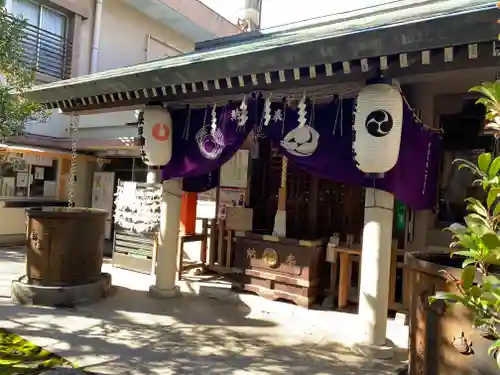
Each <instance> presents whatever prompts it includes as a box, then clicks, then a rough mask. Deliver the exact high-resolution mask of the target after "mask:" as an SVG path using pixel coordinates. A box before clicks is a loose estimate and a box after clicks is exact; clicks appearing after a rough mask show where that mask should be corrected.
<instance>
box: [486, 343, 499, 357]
mask: <svg viewBox="0 0 500 375" xmlns="http://www.w3.org/2000/svg"><path fill="white" fill-rule="evenodd" d="M495 349H500V340H497V341H496V342H495V343H494V344H493V345H491V346H490V348H489V349H488V355H493V353H494V351H495Z"/></svg>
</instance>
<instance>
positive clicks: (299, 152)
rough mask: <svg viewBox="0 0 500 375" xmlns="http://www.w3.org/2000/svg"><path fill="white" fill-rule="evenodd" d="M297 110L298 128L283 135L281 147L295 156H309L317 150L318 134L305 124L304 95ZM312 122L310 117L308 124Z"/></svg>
mask: <svg viewBox="0 0 500 375" xmlns="http://www.w3.org/2000/svg"><path fill="white" fill-rule="evenodd" d="M297 108H298V110H299V111H298V113H299V118H298V126H297V127H296V128H295V129H292V130H291V131H289V132H288V133H286V134H285V136H284V138H283V140H282V141H281V147H283V148H284V149H285V150H286V151H288V152H289V153H290V154H292V155H295V156H311V155H312V154H313V153H314V152H315V151H316V149H317V148H318V144H319V133H318V132H317V131H316V129H314V128H313V127H312V126H310V125H307V124H306V122H307V105H306V96H305V95H303V96H302V98H301V99H300V102H299V104H298V106H297ZM313 111H314V110H313ZM313 121H314V120H313V118H312V117H311V118H310V122H311V123H312V122H313Z"/></svg>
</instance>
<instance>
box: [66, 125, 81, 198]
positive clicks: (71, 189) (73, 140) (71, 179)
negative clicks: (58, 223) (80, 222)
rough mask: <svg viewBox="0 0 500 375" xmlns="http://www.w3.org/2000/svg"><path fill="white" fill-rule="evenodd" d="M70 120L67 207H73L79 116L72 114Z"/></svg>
mask: <svg viewBox="0 0 500 375" xmlns="http://www.w3.org/2000/svg"><path fill="white" fill-rule="evenodd" d="M72 120H73V121H72V122H71V128H70V130H71V166H70V175H69V191H68V207H75V179H76V143H77V141H78V125H79V123H80V116H78V115H74V116H72Z"/></svg>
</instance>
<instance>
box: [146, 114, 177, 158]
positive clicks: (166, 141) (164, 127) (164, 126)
mask: <svg viewBox="0 0 500 375" xmlns="http://www.w3.org/2000/svg"><path fill="white" fill-rule="evenodd" d="M143 137H144V153H145V155H144V162H145V163H146V164H147V165H150V166H164V165H165V164H167V163H168V162H169V161H170V159H171V158H172V117H171V116H170V113H168V111H167V110H166V109H164V108H163V107H160V106H158V107H147V108H146V109H144V125H143Z"/></svg>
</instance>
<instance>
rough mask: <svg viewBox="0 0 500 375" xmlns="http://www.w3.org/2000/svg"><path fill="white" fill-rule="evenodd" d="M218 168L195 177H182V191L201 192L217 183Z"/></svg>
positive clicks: (215, 185)
mask: <svg viewBox="0 0 500 375" xmlns="http://www.w3.org/2000/svg"><path fill="white" fill-rule="evenodd" d="M219 176H220V174H219V169H217V170H215V171H213V172H210V173H207V174H204V175H201V176H195V177H186V178H183V179H182V191H185V192H187V193H203V192H204V191H207V190H210V189H213V188H214V187H217V186H218V185H219Z"/></svg>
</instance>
